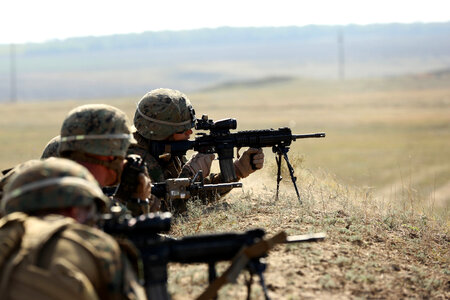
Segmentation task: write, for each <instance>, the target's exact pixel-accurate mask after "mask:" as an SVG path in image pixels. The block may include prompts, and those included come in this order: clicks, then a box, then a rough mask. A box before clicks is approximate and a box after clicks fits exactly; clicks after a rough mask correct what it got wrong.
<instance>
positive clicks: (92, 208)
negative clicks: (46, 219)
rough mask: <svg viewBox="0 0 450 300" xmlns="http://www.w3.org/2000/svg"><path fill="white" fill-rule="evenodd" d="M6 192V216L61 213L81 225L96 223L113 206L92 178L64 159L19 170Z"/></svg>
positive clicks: (49, 160) (76, 165)
mask: <svg viewBox="0 0 450 300" xmlns="http://www.w3.org/2000/svg"><path fill="white" fill-rule="evenodd" d="M4 192H5V193H4V196H3V199H2V210H3V211H4V212H6V213H12V212H16V211H21V212H25V213H27V214H30V215H45V214H49V213H58V214H62V215H66V216H70V217H73V218H74V219H76V220H77V221H79V222H80V223H89V222H93V221H94V220H95V217H96V216H97V211H106V208H107V207H108V205H109V199H108V198H107V197H106V196H105V195H104V194H103V192H102V190H101V189H100V187H99V186H98V183H97V181H96V180H95V178H94V177H93V176H92V174H91V173H90V172H89V171H88V170H87V169H86V168H84V167H83V166H81V165H80V164H77V163H75V162H73V161H70V160H67V159H62V158H49V159H47V160H43V161H37V162H35V163H33V164H31V165H29V166H28V167H23V168H21V169H19V170H17V171H16V172H15V174H14V175H13V176H12V177H11V179H10V180H9V182H8V183H7V184H6V186H5V191H4Z"/></svg>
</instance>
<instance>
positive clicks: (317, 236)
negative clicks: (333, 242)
mask: <svg viewBox="0 0 450 300" xmlns="http://www.w3.org/2000/svg"><path fill="white" fill-rule="evenodd" d="M325 237H326V234H325V232H317V233H309V234H300V235H291V236H288V237H287V239H286V243H287V244H291V243H300V242H316V241H320V240H323V239H324V238H325Z"/></svg>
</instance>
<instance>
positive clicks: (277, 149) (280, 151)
mask: <svg viewBox="0 0 450 300" xmlns="http://www.w3.org/2000/svg"><path fill="white" fill-rule="evenodd" d="M272 151H273V153H276V154H277V156H276V157H275V159H276V161H277V193H276V194H275V200H278V191H279V190H280V182H281V180H282V179H283V177H282V176H281V159H282V157H283V158H284V160H285V161H286V165H287V167H288V170H289V174H290V175H291V180H292V183H293V184H294V188H295V193H296V194H297V199H298V202H299V203H300V204H302V200H301V199H300V193H299V192H298V188H297V177H295V175H294V168H293V167H292V165H291V163H290V162H289V157H288V155H287V153H288V152H289V147H287V146H273V147H272Z"/></svg>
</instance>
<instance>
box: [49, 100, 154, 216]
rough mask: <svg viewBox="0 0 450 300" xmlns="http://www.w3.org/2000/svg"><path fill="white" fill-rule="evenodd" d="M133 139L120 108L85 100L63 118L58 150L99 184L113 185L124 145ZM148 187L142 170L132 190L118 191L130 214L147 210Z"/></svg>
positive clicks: (119, 172) (120, 166) (124, 150)
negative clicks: (131, 191)
mask: <svg viewBox="0 0 450 300" xmlns="http://www.w3.org/2000/svg"><path fill="white" fill-rule="evenodd" d="M134 141H135V140H134V138H133V135H132V134H131V126H130V125H129V120H128V117H127V116H126V115H125V113H124V112H122V111H120V110H119V109H117V108H115V107H113V106H110V105H105V104H88V105H82V106H79V107H77V108H75V109H73V110H72V111H70V112H69V114H68V115H67V117H66V118H65V120H64V122H63V124H62V126H61V133H60V139H59V148H58V153H59V155H60V156H61V157H63V158H68V159H71V160H73V161H76V162H78V163H80V164H81V165H83V166H84V167H86V168H87V169H88V170H89V171H90V172H91V173H92V174H93V175H94V177H95V179H97V181H98V182H99V184H100V186H101V187H107V186H115V185H117V184H118V183H119V182H120V178H121V174H122V171H123V168H124V162H125V156H126V152H127V149H128V147H129V145H130V143H132V142H134ZM150 191H151V184H150V178H149V177H148V175H147V174H145V172H143V173H140V174H139V176H138V184H137V185H136V190H135V191H134V192H133V193H130V194H127V195H122V198H121V199H119V201H120V202H121V205H126V206H127V208H128V209H129V210H131V211H133V214H134V215H138V214H141V213H148V211H149V200H148V198H149V196H150ZM115 200H117V198H116V199H115ZM119 201H115V202H116V203H118V202H119Z"/></svg>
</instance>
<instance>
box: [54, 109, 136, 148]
mask: <svg viewBox="0 0 450 300" xmlns="http://www.w3.org/2000/svg"><path fill="white" fill-rule="evenodd" d="M132 142H135V140H134V138H133V136H132V134H131V127H130V124H129V120H128V117H127V116H126V115H125V113H124V112H122V111H121V110H119V109H117V108H115V107H113V106H110V105H105V104H88V105H82V106H79V107H77V108H75V109H73V110H72V111H70V112H69V114H68V115H67V117H66V119H65V120H64V122H63V125H62V127H61V140H60V146H59V153H60V155H61V156H63V155H62V154H63V152H66V151H76V152H82V153H89V154H96V155H103V156H122V157H125V155H126V152H127V149H128V146H129V145H130V143H132Z"/></svg>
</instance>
